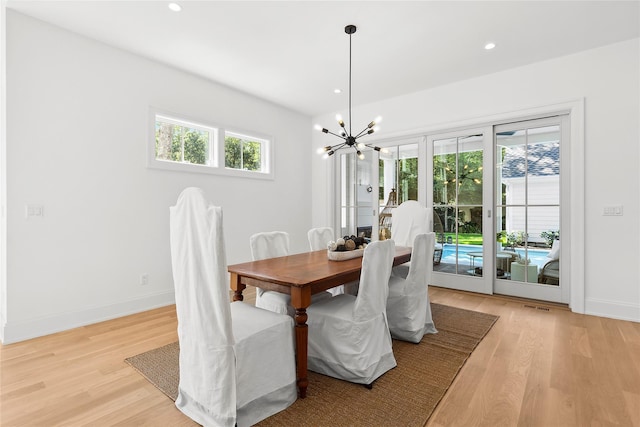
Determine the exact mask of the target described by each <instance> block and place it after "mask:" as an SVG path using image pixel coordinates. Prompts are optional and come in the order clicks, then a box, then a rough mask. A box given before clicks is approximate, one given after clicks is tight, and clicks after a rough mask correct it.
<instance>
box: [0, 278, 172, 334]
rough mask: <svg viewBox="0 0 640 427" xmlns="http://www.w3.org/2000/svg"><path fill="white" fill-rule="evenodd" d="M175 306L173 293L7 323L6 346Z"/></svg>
mask: <svg viewBox="0 0 640 427" xmlns="http://www.w3.org/2000/svg"><path fill="white" fill-rule="evenodd" d="M171 304H175V293H174V291H173V290H171V291H166V292H162V293H158V294H155V295H147V296H144V297H141V298H136V299H132V300H128V301H123V302H119V303H114V304H109V305H104V306H100V307H94V308H90V309H86V310H79V311H72V312H67V313H61V314H57V315H54V316H47V317H41V318H38V319H32V320H26V321H22V322H16V323H11V322H7V323H6V324H5V325H4V330H3V332H4V333H3V335H2V336H3V341H2V344H5V345H6V344H12V343H15V342H19V341H24V340H28V339H31V338H37V337H41V336H44V335H49V334H54V333H56V332H61V331H66V330H69V329H73V328H78V327H81V326H86V325H91V324H93V323H98V322H103V321H105V320H110V319H115V318H118V317H123V316H128V315H130V314H135V313H140V312H142V311H147V310H152V309H154V308H158V307H164V306H167V305H171Z"/></svg>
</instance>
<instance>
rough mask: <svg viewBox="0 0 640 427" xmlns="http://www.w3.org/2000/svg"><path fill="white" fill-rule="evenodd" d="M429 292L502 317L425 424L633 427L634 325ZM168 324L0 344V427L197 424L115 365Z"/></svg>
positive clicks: (130, 319) (638, 375)
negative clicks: (1, 345) (5, 344)
mask: <svg viewBox="0 0 640 427" xmlns="http://www.w3.org/2000/svg"><path fill="white" fill-rule="evenodd" d="M246 296H247V298H246V301H251V300H252V294H251V293H250V292H248V293H247V295H246ZM430 296H431V300H432V301H433V302H436V303H441V304H447V305H451V306H455V307H460V308H466V309H470V310H476V311H482V312H487V313H492V314H496V315H499V316H500V319H499V320H498V322H496V324H495V325H494V327H493V329H492V330H491V331H490V332H489V334H488V335H487V336H486V337H485V338H484V340H483V341H482V342H481V343H480V344H479V346H478V347H477V348H476V350H475V351H474V352H473V354H472V355H471V357H470V358H469V360H468V361H467V363H466V364H465V366H464V367H463V368H462V370H461V372H460V374H459V375H458V377H457V378H456V380H455V382H454V383H453V385H452V386H451V388H450V389H449V390H448V392H447V394H446V395H445V397H444V399H443V400H442V401H441V402H440V404H439V405H438V407H437V408H436V411H435V412H434V414H433V416H432V417H431V419H430V420H429V422H428V423H427V426H431V427H436V426H492V427H493V426H541V427H547V426H640V324H638V323H633V322H625V321H619V320H611V319H606V318H600V317H594V316H584V315H577V314H573V313H571V312H570V311H569V310H567V309H566V308H564V307H562V306H559V305H552V304H545V303H537V302H532V301H525V300H519V299H515V298H506V297H499V296H484V295H479V294H471V293H464V292H457V291H451V290H446V289H442V288H434V287H432V288H430ZM176 325H177V323H176V314H175V308H174V307H173V306H170V307H165V308H160V309H156V310H152V311H148V312H145V313H141V314H136V315H133V316H127V317H123V318H120V319H116V320H111V321H108V322H103V323H99V324H96V325H91V326H87V327H83V328H78V329H74V330H71V331H67V332H62V333H59V334H55V335H50V336H47V337H42V338H37V339H33V340H29V341H26V342H21V343H16V344H12V345H7V346H3V347H1V348H0V360H1V365H0V369H1V370H0V375H1V378H0V384H1V389H0V425H1V426H3V427H10V426H58V425H60V426H80V425H90V426H112V425H121V426H141V425H148V426H194V425H196V424H195V423H193V422H192V421H191V420H189V419H188V418H187V417H185V416H184V415H182V414H181V413H180V412H179V411H178V410H177V409H176V408H175V406H174V405H173V402H172V401H171V400H169V399H168V398H167V397H165V396H164V395H163V394H162V393H161V392H160V391H158V390H157V389H155V388H154V387H153V386H152V385H151V384H150V383H148V382H147V381H146V380H145V379H143V378H142V376H141V375H140V374H138V373H137V372H136V371H134V370H133V369H132V368H131V367H130V366H129V365H127V364H126V363H125V362H124V359H125V358H126V357H129V356H133V355H136V354H139V353H142V352H144V351H147V350H150V349H153V348H156V347H159V346H162V345H165V344H168V343H170V342H173V341H175V340H176V339H177V336H176ZM311 386H312V385H311ZM345 421H346V424H348V421H347V420H345ZM380 425H392V424H389V420H381V424H380Z"/></svg>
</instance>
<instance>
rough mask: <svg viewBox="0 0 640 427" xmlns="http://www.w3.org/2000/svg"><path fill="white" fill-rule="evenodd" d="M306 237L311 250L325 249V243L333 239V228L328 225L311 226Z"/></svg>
mask: <svg viewBox="0 0 640 427" xmlns="http://www.w3.org/2000/svg"><path fill="white" fill-rule="evenodd" d="M307 238H308V239H309V247H310V248H311V250H312V251H319V250H321V249H327V243H329V242H330V241H332V240H334V238H333V229H332V228H330V227H318V228H312V229H311V230H309V231H308V232H307Z"/></svg>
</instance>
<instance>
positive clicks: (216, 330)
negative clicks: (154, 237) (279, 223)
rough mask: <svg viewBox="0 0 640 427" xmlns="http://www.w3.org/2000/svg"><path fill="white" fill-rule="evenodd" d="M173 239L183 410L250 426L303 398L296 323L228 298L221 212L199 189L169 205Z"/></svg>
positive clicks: (203, 420)
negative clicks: (298, 384)
mask: <svg viewBox="0 0 640 427" xmlns="http://www.w3.org/2000/svg"><path fill="white" fill-rule="evenodd" d="M170 239H171V262H172V268H173V280H174V285H175V294H176V312H177V315H178V340H179V343H180V359H179V364H180V368H179V369H180V382H179V385H178V397H177V399H176V403H175V405H176V406H177V408H178V409H179V410H180V411H182V412H183V413H184V414H185V415H187V416H188V417H189V418H191V419H192V420H194V421H195V422H197V423H199V424H202V425H204V426H234V425H237V426H250V425H254V424H256V423H257V422H259V421H261V420H263V419H265V418H267V417H269V416H271V415H273V414H275V413H277V412H280V411H282V410H284V409H285V408H287V407H288V406H290V405H291V404H292V403H293V402H294V401H295V400H296V398H297V389H296V372H295V355H294V344H293V343H294V337H293V327H294V325H293V320H292V319H291V317H289V316H285V315H280V314H276V313H273V312H270V311H267V310H262V309H259V308H256V307H253V306H251V305H249V304H245V303H243V302H240V301H237V302H233V303H230V301H229V286H228V284H227V280H226V279H227V264H226V255H225V245H224V236H223V230H222V209H221V208H220V207H216V206H213V205H210V204H208V203H207V201H206V200H205V198H204V195H203V193H202V190H200V189H199V188H187V189H185V190H184V191H183V192H182V193H181V194H180V196H179V197H178V201H177V203H176V205H175V206H173V207H171V208H170ZM265 366H268V367H269V368H268V369H265Z"/></svg>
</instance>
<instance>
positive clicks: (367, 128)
mask: <svg viewBox="0 0 640 427" xmlns="http://www.w3.org/2000/svg"><path fill="white" fill-rule="evenodd" d="M368 132H369V126H367V127H365V128H364V129H362V130H361V131H360V133H359V134H357V135H356V136H355V138H360V137H361V136H364V135H367V134H368Z"/></svg>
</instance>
